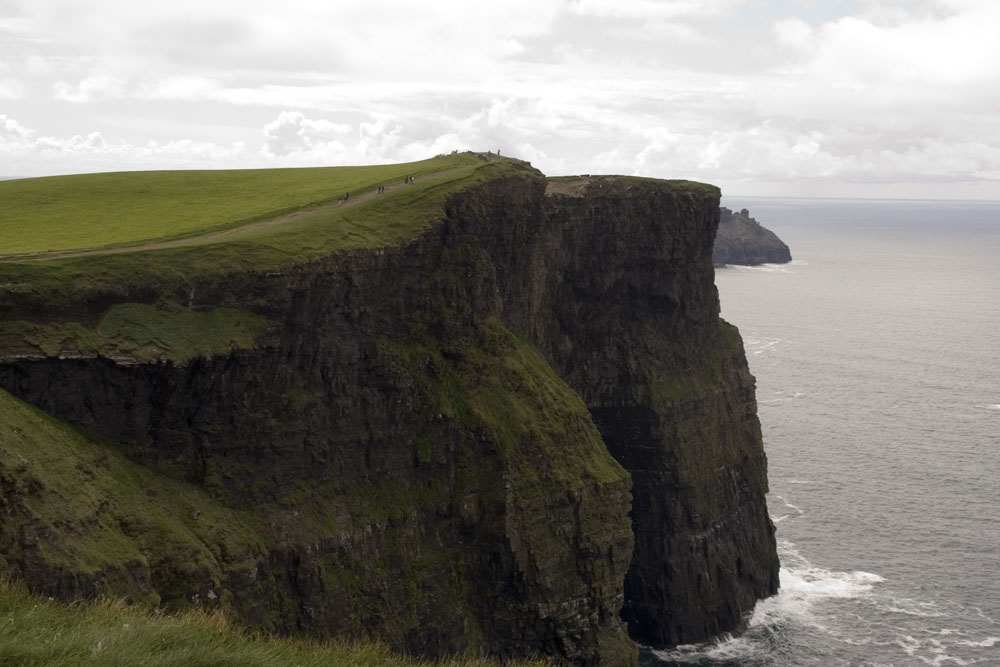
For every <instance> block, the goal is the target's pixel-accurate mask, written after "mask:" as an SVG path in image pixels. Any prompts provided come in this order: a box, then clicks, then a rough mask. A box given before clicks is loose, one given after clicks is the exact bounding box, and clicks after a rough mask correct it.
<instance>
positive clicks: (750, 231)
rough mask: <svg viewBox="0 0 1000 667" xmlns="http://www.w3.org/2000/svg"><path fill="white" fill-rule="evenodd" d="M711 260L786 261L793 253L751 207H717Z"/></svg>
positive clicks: (727, 261) (720, 262)
mask: <svg viewBox="0 0 1000 667" xmlns="http://www.w3.org/2000/svg"><path fill="white" fill-rule="evenodd" d="M712 261H713V262H714V263H715V265H716V266H722V265H723V264H742V265H746V266H754V265H757V264H785V263H787V262H790V261H792V253H791V251H790V250H789V249H788V246H787V245H785V242H784V241H782V240H781V239H779V238H778V235H777V234H775V233H774V232H772V231H771V230H770V229H768V228H766V227H764V226H763V225H761V224H760V223H759V222H757V219H756V218H753V217H751V216H750V211H748V210H747V209H742V210H740V211H732V210H730V209H728V208H726V207H725V206H723V207H721V208H720V209H719V230H718V233H717V234H716V236H715V246H714V247H713V249H712Z"/></svg>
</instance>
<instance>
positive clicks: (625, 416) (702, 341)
mask: <svg viewBox="0 0 1000 667" xmlns="http://www.w3.org/2000/svg"><path fill="white" fill-rule="evenodd" d="M455 159H456V160H459V163H457V164H456V165H448V166H446V170H452V171H450V172H448V173H450V174H451V176H449V177H448V178H447V179H445V178H444V177H440V178H439V179H438V180H437V181H433V179H432V178H431V176H430V175H429V174H428V177H427V180H428V181H432V182H434V183H435V185H433V186H429V187H427V188H425V189H422V190H420V191H419V192H418V191H417V190H408V191H404V190H402V189H401V190H399V191H398V192H399V193H400V194H398V195H394V196H396V197H397V199H392V198H384V199H372V200H371V201H370V202H364V203H362V204H361V205H359V206H358V208H356V209H353V210H351V211H348V212H346V213H345V212H344V211H345V210H346V209H344V210H341V209H338V210H337V211H333V212H331V211H327V210H326V209H323V211H325V212H321V213H316V219H315V220H314V221H312V222H310V221H309V220H308V219H307V220H306V221H305V222H303V221H302V220H299V219H296V220H295V221H294V224H293V225H291V226H289V227H282V226H278V227H275V228H269V229H265V230H264V231H261V230H259V229H258V230H257V231H255V232H254V233H253V234H248V235H247V236H245V237H241V236H239V234H237V239H238V241H239V242H238V243H236V242H234V241H232V240H227V239H225V238H223V239H216V240H215V241H213V242H212V243H211V244H206V245H204V246H196V247H189V246H184V247H166V248H161V247H158V248H144V247H139V248H138V249H136V250H135V252H121V253H119V252H118V251H115V252H109V253H98V254H96V255H94V254H88V255H86V256H83V257H73V256H69V257H67V256H58V257H54V258H41V259H39V258H37V257H35V258H25V257H18V258H13V259H10V260H8V261H6V262H0V283H2V285H3V287H2V290H0V316H2V324H0V388H2V389H0V413H2V414H3V415H4V420H3V426H0V515H2V517H3V520H2V522H0V572H2V573H3V574H5V575H7V576H12V577H15V578H18V579H21V580H23V581H25V582H26V583H27V585H28V586H29V587H30V588H31V589H32V590H33V591H35V592H36V593H41V594H44V595H50V596H53V597H57V598H60V599H75V598H81V597H96V596H101V595H112V596H123V595H124V596H128V597H130V598H131V599H136V600H146V601H148V602H150V603H152V604H155V605H158V606H162V607H165V608H185V607H190V606H202V607H209V608H216V607H218V608H222V609H224V610H226V611H228V612H229V613H231V614H232V615H233V616H234V617H235V618H237V619H238V620H240V621H242V622H243V623H246V624H248V625H251V626H255V627H259V628H262V629H265V630H268V631H275V632H279V633H291V634H296V633H305V634H310V635H314V636H321V637H324V636H325V637H347V638H350V637H355V638H358V637H361V638H368V637H370V638H376V639H379V640H381V641H384V642H386V643H388V644H389V645H390V646H391V647H393V648H395V649H397V650H401V651H405V652H409V653H413V654H416V655H423V656H443V655H448V654H453V653H459V652H469V653H485V654H490V655H495V656H499V657H504V658H511V657H524V656H535V655H549V656H553V657H555V658H557V659H559V660H562V661H567V662H571V663H575V664H581V665H591V664H621V665H632V664H635V661H636V649H635V645H634V643H633V642H632V640H630V638H629V637H630V636H631V638H632V639H634V640H637V641H640V642H643V643H648V644H654V645H670V644H677V643H686V642H692V641H698V640H702V639H708V638H710V637H712V636H715V635H717V634H718V633H721V632H728V631H733V630H738V629H739V628H740V627H741V626H742V624H743V623H745V620H746V618H747V616H748V614H749V612H750V611H751V610H752V608H753V605H754V602H755V601H756V600H757V599H759V598H761V597H764V596H767V595H770V594H773V593H774V592H775V591H776V589H777V583H778V582H777V565H778V564H777V556H776V552H775V544H774V533H773V525H772V524H771V522H770V519H769V518H768V514H767V508H766V505H765V499H764V495H765V493H766V490H767V480H766V459H765V456H764V452H763V447H762V443H761V436H760V427H759V423H758V421H757V416H756V404H755V399H754V381H753V377H752V376H751V375H750V373H749V371H748V370H747V365H746V359H745V356H744V353H743V348H742V343H741V340H740V337H739V334H738V332H737V331H736V330H735V328H733V327H732V326H730V325H728V324H726V323H725V322H723V321H722V320H721V319H720V318H719V304H718V296H717V293H716V290H715V287H714V283H713V269H712V260H711V247H712V241H713V238H714V234H715V227H716V224H717V222H718V210H719V209H718V201H719V192H718V190H717V189H715V188H713V187H711V186H705V185H702V184H697V183H689V182H685V181H658V180H653V179H639V178H626V177H586V178H584V177H580V178H569V179H546V178H545V177H544V176H543V175H542V174H540V173H538V172H537V171H536V170H534V169H532V168H530V167H529V166H528V165H526V164H525V163H519V162H517V161H511V160H497V159H495V158H493V157H492V156H490V157H487V156H477V155H467V156H460V158H455ZM428 169H430V167H428ZM434 169H437V170H438V171H436V172H434V173H438V174H440V173H442V172H441V166H440V165H438V166H435V167H434ZM456 174H457V175H456ZM390 194H392V193H390ZM394 201H395V202H396V204H393V202H394ZM393 206H396V207H395V208H393ZM320 208H322V205H321V206H320ZM317 210H319V209H317ZM414 210H419V211H420V221H419V223H416V222H414V223H412V224H411V223H410V222H407V220H409V218H407V217H406V216H408V215H412V214H413V211H414ZM338 211H339V212H338ZM335 214H336V215H339V216H340V217H336V216H335ZM331 216H333V217H331ZM305 217H306V218H309V216H308V215H306V216H305ZM371 221H376V222H377V223H378V225H380V226H377V227H374V226H372V225H374V223H372V222H371ZM296 225H298V226H296ZM366 225H369V226H367V227H366ZM385 226H388V228H391V229H392V230H394V231H393V232H392V234H391V236H390V237H389V238H388V239H386V238H385V237H384V236H380V235H382V234H383V231H384V229H386V227H385ZM359 229H361V230H364V234H362V233H361V232H359ZM212 233H218V232H212ZM282 233H285V234H291V235H292V236H287V235H286V236H275V235H277V234H282ZM293 245H294V246H295V247H296V248H297V250H296V252H295V253H291V252H289V251H288V249H289V248H290V247H292V246H293ZM302 249H305V250H302ZM88 252H89V251H88ZM8 392H9V393H8Z"/></svg>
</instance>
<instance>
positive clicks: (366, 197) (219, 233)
mask: <svg viewBox="0 0 1000 667" xmlns="http://www.w3.org/2000/svg"><path fill="white" fill-rule="evenodd" d="M468 171H469V168H468V167H455V168H453V169H445V170H443V171H433V172H428V173H425V174H420V175H419V176H418V177H417V180H418V182H419V181H426V180H429V179H433V180H435V181H437V182H443V181H446V180H448V178H449V177H452V176H457V175H458V174H460V173H462V174H465V173H468ZM383 185H384V188H385V192H384V193H378V192H377V191H376V188H374V187H373V188H371V189H369V190H365V191H363V192H362V193H360V194H358V195H354V194H352V195H351V197H350V199H347V200H344V199H337V200H334V201H330V202H326V203H324V204H318V205H316V206H308V207H304V208H301V209H299V210H296V211H292V212H291V213H285V214H282V215H278V216H275V217H273V218H265V219H263V220H257V221H256V222H248V223H246V224H244V225H239V226H235V227H229V228H227V229H217V230H215V231H212V230H206V231H205V232H203V233H196V234H193V235H190V236H184V237H182V238H175V239H163V240H159V241H157V240H152V241H148V242H144V243H137V244H135V245H123V246H117V247H106V248H90V249H86V250H53V251H51V252H41V253H34V254H31V255H7V256H3V255H0V262H45V261H49V260H53V259H67V258H71V257H94V256H100V255H123V254H127V253H132V252H145V251H148V250H164V249H167V248H184V247H190V246H199V245H207V244H209V243H217V242H219V241H227V240H232V239H235V238H239V237H241V236H244V235H246V234H248V233H254V232H258V231H260V230H263V229H268V228H269V227H278V226H280V225H283V224H286V223H288V222H291V221H293V220H298V219H300V218H304V217H309V216H313V215H317V214H321V213H325V212H327V211H335V210H339V209H344V208H352V207H354V206H359V205H361V204H364V203H366V202H369V201H372V200H373V199H377V198H378V197H384V196H386V195H387V194H389V193H391V192H392V191H394V190H399V189H401V188H408V187H414V185H415V184H410V183H405V182H404V181H403V180H395V181H386V182H385V183H384V184H383Z"/></svg>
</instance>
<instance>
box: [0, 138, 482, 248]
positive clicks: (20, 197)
mask: <svg viewBox="0 0 1000 667" xmlns="http://www.w3.org/2000/svg"><path fill="white" fill-rule="evenodd" d="M475 164H476V161H475V160H474V159H471V158H470V156H469V155H468V154H461V155H448V156H440V157H436V158H432V159H430V160H423V161H420V162H409V163H404V164H389V165H373V166H362V167H322V168H307V169H239V170H217V171H140V172H118V173H105V174H78V175H73V176H51V177H45V178H30V179H23V180H15V181H6V182H2V183H0V200H2V201H3V202H4V206H3V211H2V212H0V254H3V255H14V254H33V253H46V252H52V251H71V250H83V249H90V248H100V247H108V246H124V245H132V244H137V243H139V242H142V241H147V240H149V239H162V238H170V237H178V236H183V235H192V234H198V233H202V232H205V231H206V230H211V229H217V228H219V227H225V226H230V225H234V224H239V223H241V222H242V223H247V222H250V221H253V220H257V219H261V218H263V217H267V216H271V215H276V214H279V213H281V212H285V211H290V210H295V209H301V208H303V207H306V206H310V205H316V204H321V203H325V202H329V201H332V200H336V199H338V198H343V197H344V195H345V193H353V194H354V195H355V196H357V195H360V194H362V193H363V192H365V191H366V190H370V189H371V188H373V187H374V186H375V185H377V184H383V183H388V182H392V181H398V180H400V179H403V178H404V177H405V176H411V175H413V176H418V177H422V176H426V175H428V174H432V173H438V172H441V171H445V170H454V169H469V168H470V167H472V166H474V165H475ZM417 180H418V184H419V181H420V179H419V178H418V179H417Z"/></svg>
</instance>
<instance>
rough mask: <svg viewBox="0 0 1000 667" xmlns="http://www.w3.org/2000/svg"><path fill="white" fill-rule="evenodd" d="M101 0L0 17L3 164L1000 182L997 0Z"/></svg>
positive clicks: (789, 185)
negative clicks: (351, 166)
mask: <svg viewBox="0 0 1000 667" xmlns="http://www.w3.org/2000/svg"><path fill="white" fill-rule="evenodd" d="M0 4H2V0H0ZM99 5H100V6H99V7H96V8H95V7H93V6H90V7H85V6H83V5H81V4H80V3H78V2H75V1H74V0H47V1H46V2H37V3H21V5H20V13H19V14H18V15H16V16H11V17H6V16H3V17H0V32H3V31H6V32H3V36H4V37H6V38H7V39H0V99H3V100H5V103H4V106H3V110H4V111H5V112H7V113H9V114H11V115H14V116H16V117H18V118H20V119H22V120H23V119H31V124H32V126H33V127H34V128H35V129H36V130H37V131H35V132H32V131H31V130H27V129H25V128H23V126H19V127H21V128H22V130H24V131H25V132H27V133H28V134H26V135H25V134H22V133H18V132H14V131H13V130H10V129H2V134H0V152H2V153H3V155H4V156H5V157H7V158H8V159H7V160H6V162H7V164H11V163H15V164H16V165H17V168H18V169H21V168H24V169H28V170H34V171H33V173H34V172H42V171H44V170H46V169H50V170H79V169H92V168H124V167H128V168H141V167H143V166H147V165H148V166H203V167H208V166H218V167H230V166H266V165H279V164H290V165H291V164H294V165H304V164H336V163H362V162H385V161H394V160H405V159H416V158H421V157H426V156H427V155H431V154H434V153H438V152H446V151H448V150H452V149H460V148H476V149H481V150H485V149H488V148H489V149H495V148H498V147H499V148H501V149H503V150H505V151H506V152H509V153H514V154H520V155H522V156H524V157H526V158H528V159H530V160H532V161H533V162H535V164H536V165H537V166H539V167H540V168H542V169H543V170H546V171H549V172H551V173H567V172H579V171H584V172H592V173H597V172H602V171H614V172H625V173H635V172H641V173H647V174H650V175H656V176H665V177H690V178H698V179H702V180H710V181H714V182H717V183H720V184H722V185H723V186H724V187H732V186H734V185H735V186H737V187H739V188H740V189H742V191H743V192H752V191H753V188H754V187H755V186H754V184H755V183H763V182H767V183H770V184H782V187H785V188H786V189H787V192H788V193H790V194H796V193H803V192H807V191H808V190H809V189H810V188H813V187H814V184H815V183H818V182H824V183H830V184H834V185H831V186H830V187H831V188H834V189H835V188H836V187H838V185H837V184H839V185H840V186H843V191H844V192H849V191H852V190H851V189H852V188H853V187H854V186H853V185H852V184H856V183H860V182H869V183H889V182H898V183H907V182H909V183H911V184H915V185H911V187H912V189H914V190H915V191H919V192H921V193H923V192H924V184H926V183H931V182H933V183H937V184H940V191H941V192H947V189H948V184H949V183H952V184H960V183H986V185H983V186H982V188H983V189H984V190H985V189H986V188H988V187H990V184H991V183H992V186H993V187H994V188H995V189H996V190H997V194H996V196H997V197H1000V184H997V183H996V182H995V181H996V179H997V178H998V176H997V174H998V173H1000V157H998V154H997V150H998V146H1000V117H998V115H997V113H996V110H997V109H998V108H1000V40H997V39H995V36H994V35H993V32H995V29H996V26H997V25H1000V3H998V2H995V0H849V1H848V2H845V3H815V2H795V3H787V2H776V1H772V2H760V3H748V2H745V1H741V0H703V1H696V0H615V1H612V0H511V1H509V2H501V3H479V4H476V5H470V4H469V3H467V2H464V1H460V0H440V1H439V2H434V3H425V4H423V5H415V4H414V3H412V2H409V1H407V0H371V1H370V2H368V3H365V4H363V5H361V4H358V3H354V2H349V1H348V0H332V1H331V2H326V3H317V2H312V1H310V0H286V2H284V3H281V4H280V5H275V4H274V3H269V2H263V0H260V1H258V0H243V1H241V2H237V0H218V1H217V2H212V3H204V2H202V1H201V0H173V1H172V2H170V3H160V4H158V5H149V4H148V3H147V4H142V3H134V2H128V1H126V0H105V1H104V2H102V3H99ZM837 8H843V9H842V10H841V11H839V13H838V11H837ZM2 14H4V12H3V11H2V10H0V15H2ZM12 30H16V31H17V32H16V33H15V32H11V31H12ZM46 93H48V94H46ZM53 97H54V98H55V99H56V103H53ZM65 102H71V103H73V104H74V106H73V108H72V113H67V112H66V108H67V107H66V105H65V104H63V103H65ZM3 118H4V119H6V118H7V117H3ZM4 122H5V123H6V120H4ZM12 122H13V121H12ZM0 127H6V126H0ZM95 133H96V134H95ZM43 135H44V138H42V137H43ZM13 151H16V155H17V159H16V160H11V159H9V156H11V155H14V152H13ZM56 156H58V157H56ZM989 179H994V180H993V181H990V180H989ZM824 187H825V186H824ZM900 187H902V186H900ZM977 187H978V186H977ZM956 188H957V186H956ZM956 191H958V189H956Z"/></svg>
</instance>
